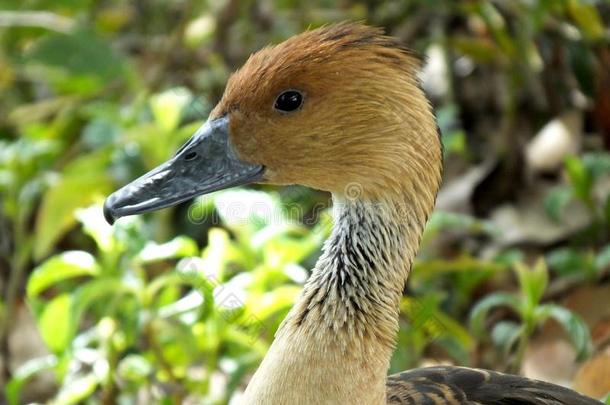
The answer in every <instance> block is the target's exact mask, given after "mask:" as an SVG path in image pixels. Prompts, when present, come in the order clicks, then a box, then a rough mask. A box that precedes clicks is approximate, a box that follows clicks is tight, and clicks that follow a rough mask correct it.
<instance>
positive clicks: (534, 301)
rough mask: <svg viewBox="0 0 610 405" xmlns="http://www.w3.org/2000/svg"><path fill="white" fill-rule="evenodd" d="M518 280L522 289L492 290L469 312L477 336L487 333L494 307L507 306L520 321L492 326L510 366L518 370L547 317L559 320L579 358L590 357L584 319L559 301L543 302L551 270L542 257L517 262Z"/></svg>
mask: <svg viewBox="0 0 610 405" xmlns="http://www.w3.org/2000/svg"><path fill="white" fill-rule="evenodd" d="M514 270H515V274H516V276H517V279H518V281H519V287H520V293H519V294H511V293H506V292H496V293H492V294H490V295H488V296H486V297H485V298H483V299H481V300H480V301H479V302H477V303H476V305H475V306H474V307H473V309H472V311H471V313H470V327H471V329H472V331H473V333H474V334H475V335H476V336H484V335H485V331H486V330H488V329H487V327H486V324H487V322H486V319H487V317H488V314H489V312H490V311H491V310H493V309H496V308H499V307H505V308H507V309H509V310H511V311H513V312H514V313H515V315H517V317H518V322H515V321H512V320H502V321H499V322H497V323H495V325H494V326H493V328H492V329H491V333H490V335H491V339H492V341H493V343H494V345H495V346H496V347H498V348H499V349H500V350H501V352H502V354H503V355H504V356H505V357H509V356H510V355H511V354H513V355H514V356H513V358H512V359H511V360H509V370H510V371H512V372H518V371H519V369H520V367H521V364H522V362H523V356H524V354H525V350H526V348H527V345H528V343H529V341H530V338H531V337H532V334H533V333H534V332H535V330H536V328H537V327H538V326H540V325H541V324H543V323H544V322H546V321H547V320H548V319H551V318H552V319H554V320H555V321H557V322H558V323H559V324H560V325H561V326H563V328H564V329H565V330H566V332H567V333H568V336H569V337H570V340H571V342H572V344H573V345H574V348H575V349H576V352H577V358H578V359H580V360H582V359H584V358H587V357H588V356H589V355H590V353H591V350H592V346H591V337H590V335H589V329H588V328H587V325H586V324H585V323H584V322H583V321H582V319H581V318H580V317H579V316H578V315H576V314H574V313H572V312H571V311H569V310H567V309H566V308H564V307H562V306H559V305H556V304H545V303H542V302H541V301H542V296H543V293H544V291H545V290H546V287H547V284H548V271H547V267H546V264H545V263H544V261H543V260H538V262H537V263H536V264H535V265H534V266H533V267H531V268H530V267H528V266H526V265H525V264H523V263H517V264H515V266H514Z"/></svg>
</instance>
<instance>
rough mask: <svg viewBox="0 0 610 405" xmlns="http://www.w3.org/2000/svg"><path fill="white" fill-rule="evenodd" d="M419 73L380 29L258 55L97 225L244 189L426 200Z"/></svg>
mask: <svg viewBox="0 0 610 405" xmlns="http://www.w3.org/2000/svg"><path fill="white" fill-rule="evenodd" d="M419 65H420V63H419V60H418V59H417V58H416V57H415V56H414V55H413V54H412V53H411V52H410V51H408V50H407V49H406V48H404V47H402V46H401V45H400V44H399V43H398V42H397V41H396V40H395V39H393V38H391V37H387V36H384V35H383V32H382V30H380V29H377V28H371V27H367V26H365V25H362V24H356V23H342V24H337V25H331V26H327V27H323V28H319V29H316V30H312V31H308V32H305V33H302V34H300V35H297V36H294V37H292V38H290V39H288V40H287V41H285V42H283V43H281V44H279V45H276V46H274V47H268V48H264V49H262V50H261V51H259V52H257V53H255V54H253V55H252V56H251V57H250V58H249V59H248V61H247V62H246V63H245V65H244V66H243V67H242V68H241V69H239V70H238V71H237V72H235V73H234V74H233V75H232V76H231V78H230V79H229V82H228V84H227V88H226V90H225V93H224V95H223V97H222V99H221V101H220V102H219V103H218V105H217V106H216V107H215V108H214V110H213V111H212V112H211V114H210V116H209V118H208V120H207V122H206V123H205V124H204V125H203V126H202V127H201V128H200V129H199V130H198V131H197V132H196V133H195V135H194V136H193V137H192V138H191V139H190V140H189V141H188V142H187V143H186V144H185V145H184V146H182V147H181V148H180V149H179V150H178V152H177V153H176V154H175V155H174V157H172V158H171V159H170V160H169V161H167V162H166V163H164V164H162V165H161V166H159V167H157V168H156V169H153V170H152V171H150V172H149V173H147V174H145V175H143V176H142V177H140V178H138V179H137V180H135V181H133V182H132V183H130V184H128V185H126V186H125V187H123V188H121V189H120V190H118V191H116V192H115V193H113V194H112V195H111V196H109V197H108V199H107V200H106V202H105V204H104V214H105V216H106V219H107V220H108V221H109V222H111V223H112V222H113V221H114V220H115V219H117V218H119V217H122V216H126V215H133V214H140V213H144V212H148V211H152V210H156V209H160V208H164V207H168V206H171V205H175V204H177V203H180V202H182V201H185V200H188V199H190V198H192V197H195V196H197V195H202V194H206V193H210V192H213V191H216V190H220V189H224V188H229V187H233V186H237V185H242V184H247V183H253V182H258V183H270V184H302V185H305V186H309V187H312V188H316V189H321V190H326V191H330V192H332V193H333V194H335V195H343V194H348V195H350V196H351V197H354V195H355V196H356V197H357V198H364V199H378V198H383V196H384V195H387V194H396V193H399V194H400V193H404V192H409V190H411V191H414V190H419V191H420V194H422V195H423V196H424V197H425V198H426V199H428V200H430V201H429V204H428V205H430V204H433V200H434V196H435V194H436V191H437V189H438V184H439V182H440V172H441V147H440V141H439V137H438V131H437V126H436V121H435V119H434V115H433V113H432V109H431V107H430V105H429V103H428V101H427V99H426V97H425V95H424V94H423V92H422V90H421V88H420V86H419V83H418V79H417V72H418V69H419ZM422 190H423V193H422V192H421V191H422ZM420 197H421V196H420Z"/></svg>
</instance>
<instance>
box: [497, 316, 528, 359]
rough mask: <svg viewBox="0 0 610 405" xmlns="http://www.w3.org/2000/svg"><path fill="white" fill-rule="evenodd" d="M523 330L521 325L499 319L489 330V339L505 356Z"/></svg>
mask: <svg viewBox="0 0 610 405" xmlns="http://www.w3.org/2000/svg"><path fill="white" fill-rule="evenodd" d="M523 332H524V327H523V325H520V324H518V323H516V322H512V321H500V322H498V323H497V324H495V325H494V327H493V329H492V331H491V340H492V342H493V343H494V345H495V346H497V347H499V348H500V349H502V352H503V353H504V355H505V356H507V355H508V354H509V353H510V351H511V348H513V347H514V345H515V343H516V342H517V340H519V337H520V336H521V334H522V333H523Z"/></svg>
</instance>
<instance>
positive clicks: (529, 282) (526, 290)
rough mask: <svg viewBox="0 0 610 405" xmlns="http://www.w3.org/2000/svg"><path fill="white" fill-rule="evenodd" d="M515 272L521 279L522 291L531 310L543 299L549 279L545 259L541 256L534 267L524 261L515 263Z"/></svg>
mask: <svg viewBox="0 0 610 405" xmlns="http://www.w3.org/2000/svg"><path fill="white" fill-rule="evenodd" d="M515 272H516V273H517V278H518V279H519V285H520V287H521V292H522V294H523V295H524V296H525V299H526V304H527V305H528V306H527V308H528V310H531V309H532V308H534V307H535V306H536V305H537V304H538V303H539V302H540V299H542V294H544V291H545V290H546V286H547V284H548V281H549V276H548V270H547V268H546V264H545V262H544V259H542V258H540V259H539V260H538V261H537V262H536V264H535V265H534V267H533V268H529V267H527V266H526V265H525V264H523V263H515Z"/></svg>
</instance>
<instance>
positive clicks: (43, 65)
mask: <svg viewBox="0 0 610 405" xmlns="http://www.w3.org/2000/svg"><path fill="white" fill-rule="evenodd" d="M26 62H27V63H28V65H27V66H28V67H29V70H30V71H31V73H32V74H33V75H35V76H38V77H41V78H42V79H44V80H47V81H50V82H51V83H52V84H54V85H55V87H56V88H57V89H59V90H62V91H66V92H71V93H82V94H91V93H95V92H97V91H99V90H100V89H102V88H103V87H104V86H105V85H106V84H107V83H110V82H113V81H116V79H117V78H119V77H121V75H122V72H123V65H122V61H121V59H120V58H119V57H117V55H116V54H115V53H114V51H113V50H112V48H111V47H110V45H109V44H108V43H107V42H106V41H105V40H103V39H102V38H100V37H98V36H96V35H95V34H94V33H92V32H89V31H77V32H74V33H71V34H59V33H58V34H53V35H48V36H45V37H43V38H42V39H41V40H40V41H39V42H38V43H37V44H36V45H34V47H33V48H32V50H31V51H30V52H29V53H28V54H27V55H26Z"/></svg>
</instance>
